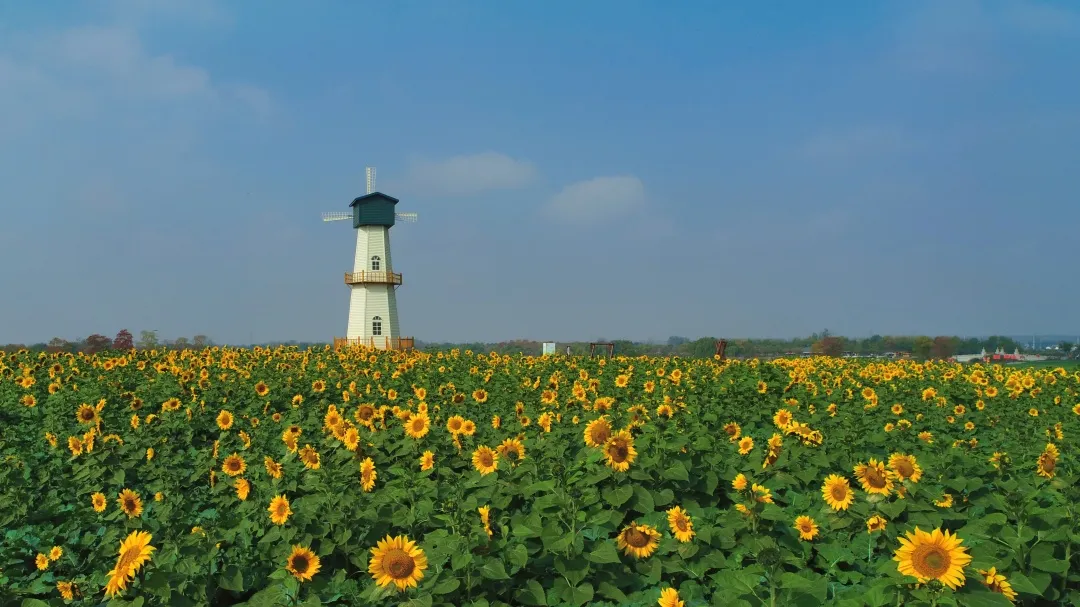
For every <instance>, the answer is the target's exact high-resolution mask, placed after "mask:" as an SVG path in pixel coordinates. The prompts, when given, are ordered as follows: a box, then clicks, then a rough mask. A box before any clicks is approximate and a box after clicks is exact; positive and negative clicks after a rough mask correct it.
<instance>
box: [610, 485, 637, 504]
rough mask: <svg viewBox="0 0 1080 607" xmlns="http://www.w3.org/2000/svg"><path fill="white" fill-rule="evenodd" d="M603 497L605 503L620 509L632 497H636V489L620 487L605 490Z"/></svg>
mask: <svg viewBox="0 0 1080 607" xmlns="http://www.w3.org/2000/svg"><path fill="white" fill-rule="evenodd" d="M603 495H604V501H606V502H607V503H609V504H611V505H612V506H614V507H616V508H618V507H619V506H622V505H623V504H625V503H626V500H628V499H630V496H632V495H634V488H633V487H632V486H631V485H620V486H618V487H613V488H611V489H605V490H604V492H603Z"/></svg>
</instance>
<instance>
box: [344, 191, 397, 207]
mask: <svg viewBox="0 0 1080 607" xmlns="http://www.w3.org/2000/svg"><path fill="white" fill-rule="evenodd" d="M379 200H382V201H387V202H390V203H391V204H397V203H398V199H397V198H394V197H393V196H387V195H386V194H383V193H382V192H372V193H370V194H365V195H363V196H361V197H359V198H355V199H353V201H352V202H350V203H349V206H350V207H354V206H356V205H358V204H365V203H368V202H375V201H379Z"/></svg>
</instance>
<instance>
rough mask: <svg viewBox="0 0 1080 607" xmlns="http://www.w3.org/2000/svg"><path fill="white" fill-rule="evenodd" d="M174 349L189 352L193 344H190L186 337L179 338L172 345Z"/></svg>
mask: <svg viewBox="0 0 1080 607" xmlns="http://www.w3.org/2000/svg"><path fill="white" fill-rule="evenodd" d="M172 347H174V348H176V349H177V350H187V349H188V348H190V347H191V342H189V341H188V338H186V337H177V338H176V341H174V342H173V343H172Z"/></svg>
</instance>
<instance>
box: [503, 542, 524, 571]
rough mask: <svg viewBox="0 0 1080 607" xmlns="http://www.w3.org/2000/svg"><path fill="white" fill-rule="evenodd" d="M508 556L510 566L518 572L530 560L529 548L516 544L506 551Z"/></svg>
mask: <svg viewBox="0 0 1080 607" xmlns="http://www.w3.org/2000/svg"><path fill="white" fill-rule="evenodd" d="M506 558H507V559H509V561H510V567H511V568H512V569H513V570H514V571H515V572H516V571H517V570H518V569H521V568H522V567H524V566H525V564H526V563H528V562H529V549H528V548H526V547H525V546H522V545H521V544H514V545H513V546H511V547H510V548H509V549H508V550H507V551H506Z"/></svg>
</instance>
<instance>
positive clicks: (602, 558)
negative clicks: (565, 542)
mask: <svg viewBox="0 0 1080 607" xmlns="http://www.w3.org/2000/svg"><path fill="white" fill-rule="evenodd" d="M588 558H589V560H590V561H592V562H593V563H597V564H605V563H618V562H621V559H620V558H619V552H618V551H617V550H616V549H615V544H614V542H612V541H611V540H608V541H606V542H604V543H602V544H600V545H599V546H597V547H596V549H595V550H593V551H592V552H590V553H589V556H588Z"/></svg>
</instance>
